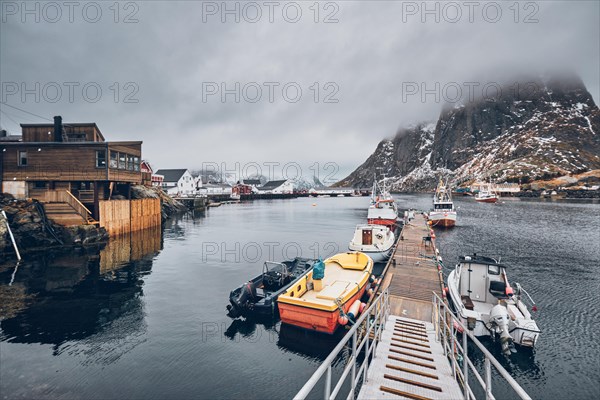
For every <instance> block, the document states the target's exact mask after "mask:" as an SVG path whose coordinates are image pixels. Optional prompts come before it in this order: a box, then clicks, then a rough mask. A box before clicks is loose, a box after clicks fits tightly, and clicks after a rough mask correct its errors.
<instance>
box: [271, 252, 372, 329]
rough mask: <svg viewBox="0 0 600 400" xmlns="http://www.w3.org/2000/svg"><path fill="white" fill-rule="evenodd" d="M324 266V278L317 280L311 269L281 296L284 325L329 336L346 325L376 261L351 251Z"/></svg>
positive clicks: (280, 305) (280, 314)
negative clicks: (346, 318)
mask: <svg viewBox="0 0 600 400" xmlns="http://www.w3.org/2000/svg"><path fill="white" fill-rule="evenodd" d="M324 264H325V273H324V276H323V278H322V279H320V280H317V279H313V272H314V271H313V270H310V271H308V272H307V273H306V274H305V276H304V277H303V278H301V279H300V280H298V281H297V282H296V283H295V284H294V285H292V287H290V288H289V289H288V290H286V291H285V292H284V293H283V294H281V295H280V296H279V298H278V299H277V305H278V307H279V316H280V317H281V321H282V322H284V323H286V324H290V325H295V326H299V327H301V328H305V329H310V330H314V331H318V332H325V333H329V334H332V333H334V332H335V331H336V329H337V328H338V327H339V326H340V325H342V324H343V322H344V317H346V314H348V313H349V311H350V308H351V307H352V305H353V304H354V303H355V302H356V301H357V300H360V298H361V297H362V295H363V294H364V292H365V289H366V287H367V283H368V282H369V277H370V276H371V272H372V271H373V260H372V259H371V257H369V256H368V255H366V254H365V253H361V252H349V253H339V254H336V255H334V256H332V257H330V258H328V259H326V260H325V261H324ZM342 311H343V312H342ZM341 322H342V323H341Z"/></svg>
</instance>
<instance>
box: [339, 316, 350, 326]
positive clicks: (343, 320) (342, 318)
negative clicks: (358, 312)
mask: <svg viewBox="0 0 600 400" xmlns="http://www.w3.org/2000/svg"><path fill="white" fill-rule="evenodd" d="M338 322H339V323H340V325H347V324H348V317H346V316H345V315H340V316H339V318H338Z"/></svg>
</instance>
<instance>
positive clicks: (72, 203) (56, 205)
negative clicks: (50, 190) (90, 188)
mask: <svg viewBox="0 0 600 400" xmlns="http://www.w3.org/2000/svg"><path fill="white" fill-rule="evenodd" d="M56 197H57V198H56V201H52V202H47V203H44V211H45V212H46V216H47V217H48V218H50V219H51V220H52V221H54V222H56V223H57V224H59V225H62V226H76V225H90V224H97V223H98V221H96V220H95V219H94V218H93V217H92V213H91V212H90V210H88V209H87V208H86V207H85V206H84V205H83V204H82V203H81V202H80V201H79V200H78V199H77V198H76V197H75V196H73V195H72V194H71V192H69V191H64V192H59V193H58V195H57V196H56Z"/></svg>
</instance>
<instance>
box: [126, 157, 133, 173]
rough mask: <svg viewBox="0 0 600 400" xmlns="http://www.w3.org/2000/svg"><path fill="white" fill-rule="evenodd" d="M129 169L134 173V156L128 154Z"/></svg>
mask: <svg viewBox="0 0 600 400" xmlns="http://www.w3.org/2000/svg"><path fill="white" fill-rule="evenodd" d="M127 169H128V170H129V171H133V156H130V155H129V154H127Z"/></svg>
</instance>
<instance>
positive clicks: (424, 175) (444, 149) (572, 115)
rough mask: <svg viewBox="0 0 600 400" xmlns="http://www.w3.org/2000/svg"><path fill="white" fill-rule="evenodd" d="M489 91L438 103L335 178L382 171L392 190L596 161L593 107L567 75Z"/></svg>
mask: <svg viewBox="0 0 600 400" xmlns="http://www.w3.org/2000/svg"><path fill="white" fill-rule="evenodd" d="M519 82H520V85H519V87H521V88H527V90H515V89H514V88H515V85H514V83H513V84H511V85H510V86H504V87H503V90H502V91H501V94H500V95H499V96H497V97H496V98H493V99H480V100H476V101H472V102H470V103H467V104H462V105H456V106H454V107H447V108H446V109H444V110H443V111H442V113H441V115H440V117H439V119H438V121H437V122H435V123H423V124H418V125H416V126H412V127H409V128H406V129H401V130H400V131H398V132H397V134H396V136H395V137H394V138H393V139H386V140H383V141H381V142H380V143H379V145H378V146H377V149H376V150H375V152H374V153H373V154H372V155H371V156H370V157H369V158H368V159H367V160H366V161H365V162H364V163H363V164H362V165H361V166H360V167H358V168H357V169H356V170H355V171H354V172H352V174H350V175H349V176H348V177H346V178H345V179H343V180H342V181H340V182H338V183H337V185H338V186H361V187H362V186H369V185H370V184H371V183H372V179H373V173H374V172H375V171H377V172H378V175H379V172H384V173H385V174H386V175H387V176H388V177H390V178H391V179H390V180H389V181H388V182H390V183H391V184H392V189H393V190H396V191H419V190H430V189H433V188H434V187H435V184H436V182H437V180H438V177H439V176H440V175H443V176H445V177H449V178H451V179H452V180H453V181H454V183H455V184H458V183H461V182H467V181H471V180H476V179H487V178H491V179H492V180H494V181H496V182H505V181H508V182H519V181H520V182H522V183H527V182H528V181H532V180H537V179H550V178H553V177H557V176H563V175H568V174H575V173H581V172H585V171H590V170H594V169H600V110H599V109H598V106H597V105H596V104H595V103H594V100H593V98H592V96H591V95H590V93H589V92H588V91H587V89H586V88H585V86H584V84H583V82H582V81H581V80H580V79H579V78H578V77H574V76H572V75H571V76H564V75H562V76H561V77H560V78H554V79H549V80H542V79H541V78H535V79H526V80H520V81H519Z"/></svg>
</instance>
